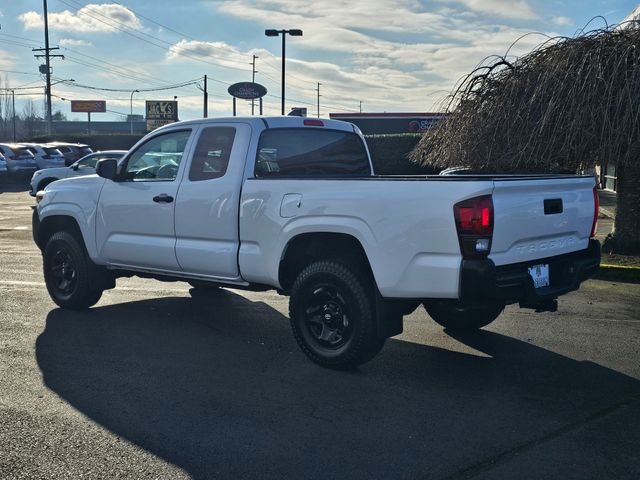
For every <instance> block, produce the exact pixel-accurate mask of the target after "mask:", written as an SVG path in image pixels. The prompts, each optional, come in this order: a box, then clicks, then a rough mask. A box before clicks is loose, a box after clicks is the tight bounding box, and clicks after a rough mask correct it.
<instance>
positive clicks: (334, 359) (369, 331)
mask: <svg viewBox="0 0 640 480" xmlns="http://www.w3.org/2000/svg"><path fill="white" fill-rule="evenodd" d="M374 312H375V309H374V301H373V287H372V285H371V284H370V282H368V281H367V280H366V276H365V275H364V274H360V273H359V272H358V271H357V270H355V269H352V268H351V266H350V265H349V264H348V263H343V262H340V261H332V260H322V261H318V262H315V263H312V264H311V265H309V266H307V267H306V268H304V269H303V270H302V272H301V273H300V274H299V275H298V278H297V279H296V281H295V282H294V284H293V287H292V289H291V299H290V302H289V317H290V319H291V328H292V330H293V336H294V337H295V339H296V341H297V342H298V345H299V346H300V348H301V349H302V351H303V352H304V353H305V355H307V357H309V358H310V359H311V360H312V361H313V362H315V363H317V364H318V365H321V366H323V367H329V368H335V369H347V368H353V367H355V366H357V365H361V364H363V363H365V362H367V361H369V360H371V359H372V358H373V357H375V356H376V355H377V353H378V352H379V351H380V350H381V349H382V347H383V346H384V342H385V340H386V339H384V338H383V339H380V338H378V337H377V334H376V328H375V313H374Z"/></svg>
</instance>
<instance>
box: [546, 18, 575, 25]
mask: <svg viewBox="0 0 640 480" xmlns="http://www.w3.org/2000/svg"><path fill="white" fill-rule="evenodd" d="M551 23H553V24H554V25H558V26H559V27H568V26H570V25H573V24H574V21H573V20H571V19H570V18H569V17H562V16H558V17H552V18H551Z"/></svg>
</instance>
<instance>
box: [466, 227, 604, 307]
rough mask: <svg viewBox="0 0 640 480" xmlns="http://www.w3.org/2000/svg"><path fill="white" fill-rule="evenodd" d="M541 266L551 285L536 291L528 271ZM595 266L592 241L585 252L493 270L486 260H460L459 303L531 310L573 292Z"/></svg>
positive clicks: (597, 250)
mask: <svg viewBox="0 0 640 480" xmlns="http://www.w3.org/2000/svg"><path fill="white" fill-rule="evenodd" d="M541 263H546V264H548V265H549V276H550V283H551V285H549V286H547V287H542V288H537V289H536V288H535V287H534V286H533V280H532V279H531V277H530V276H529V271H528V268H529V267H532V266H534V265H538V264H541ZM599 266H600V242H598V241H597V240H594V239H590V240H589V246H588V247H587V248H586V249H585V250H581V251H578V252H573V253H568V254H565V255H558V256H555V257H548V258H541V259H538V260H534V261H531V262H522V263H516V264H513V265H502V266H499V267H497V266H495V264H494V263H493V262H492V261H491V260H489V259H484V260H463V261H462V270H461V285H460V300H461V301H462V302H464V303H470V304H473V303H486V301H487V300H488V299H489V300H499V301H503V302H504V303H506V304H509V303H518V302H519V303H521V304H523V305H524V306H535V305H537V304H540V303H542V302H546V301H549V300H553V299H555V298H557V297H559V296H560V295H564V294H565V293H568V292H571V291H573V290H577V289H578V288H579V287H580V284H581V283H582V282H583V281H584V280H586V279H587V278H590V277H592V276H593V275H595V273H596V272H597V271H598V268H599Z"/></svg>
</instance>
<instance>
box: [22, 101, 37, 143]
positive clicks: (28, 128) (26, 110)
mask: <svg viewBox="0 0 640 480" xmlns="http://www.w3.org/2000/svg"><path fill="white" fill-rule="evenodd" d="M37 121H38V108H37V107H36V104H35V102H34V101H33V100H32V99H31V98H29V99H27V102H26V103H25V105H24V107H23V109H22V123H23V126H24V131H25V132H24V133H25V135H26V136H27V137H31V136H32V135H33V134H34V132H35V125H36V122H37Z"/></svg>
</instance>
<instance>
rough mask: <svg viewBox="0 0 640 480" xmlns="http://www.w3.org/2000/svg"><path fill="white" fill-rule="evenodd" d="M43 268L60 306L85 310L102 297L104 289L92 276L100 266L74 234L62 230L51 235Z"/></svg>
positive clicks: (52, 296) (53, 297)
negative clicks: (98, 285) (90, 257)
mask: <svg viewBox="0 0 640 480" xmlns="http://www.w3.org/2000/svg"><path fill="white" fill-rule="evenodd" d="M43 269H44V280H45V283H46V285H47V290H48V291H49V296H50V297H51V299H52V300H53V301H54V302H55V303H56V304H58V305H59V306H60V307H63V308H70V309H84V308H89V307H91V306H92V305H95V304H96V303H97V302H98V300H100V297H101V296H102V292H103V288H100V287H96V285H97V283H96V280H97V279H96V277H95V276H92V272H95V269H96V266H95V265H94V264H93V263H92V262H91V260H90V259H89V256H88V255H87V253H86V252H85V250H84V246H83V245H82V244H81V243H80V242H79V241H78V240H77V239H76V238H75V236H74V235H73V234H71V233H69V232H65V231H62V232H56V233H54V234H53V235H52V236H51V238H50V239H49V241H48V242H47V245H46V247H45V249H44V253H43ZM93 275H95V273H93Z"/></svg>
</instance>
